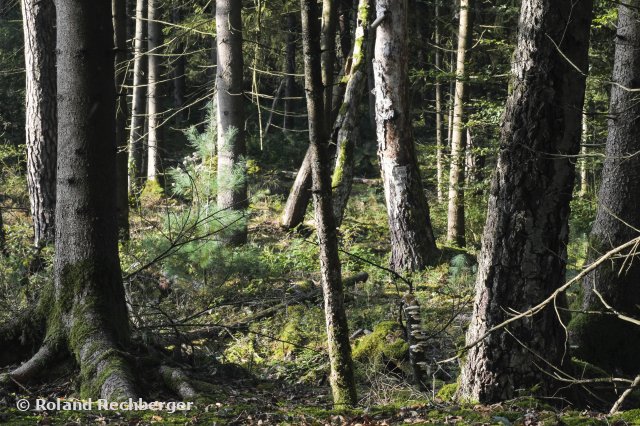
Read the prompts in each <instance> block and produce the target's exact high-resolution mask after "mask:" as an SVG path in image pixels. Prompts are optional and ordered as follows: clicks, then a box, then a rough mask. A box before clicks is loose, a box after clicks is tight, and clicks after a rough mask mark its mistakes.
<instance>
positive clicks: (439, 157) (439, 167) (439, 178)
mask: <svg viewBox="0 0 640 426" xmlns="http://www.w3.org/2000/svg"><path fill="white" fill-rule="evenodd" d="M435 20H436V22H435V35H434V43H435V62H436V63H435V65H436V72H437V73H438V77H436V84H435V92H436V94H435V98H436V185H437V187H436V194H437V195H436V196H437V197H438V198H437V200H438V202H439V203H441V202H442V201H443V200H444V194H443V192H442V187H443V183H444V182H443V175H444V164H443V163H444V155H443V154H444V153H443V151H444V150H443V144H444V139H443V135H442V121H443V120H442V83H441V81H440V76H439V74H440V73H441V72H442V71H443V70H442V52H441V51H440V49H441V48H442V46H440V38H441V37H440V31H441V30H440V27H441V25H440V0H435Z"/></svg>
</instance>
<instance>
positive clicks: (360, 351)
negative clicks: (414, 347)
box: [353, 321, 409, 363]
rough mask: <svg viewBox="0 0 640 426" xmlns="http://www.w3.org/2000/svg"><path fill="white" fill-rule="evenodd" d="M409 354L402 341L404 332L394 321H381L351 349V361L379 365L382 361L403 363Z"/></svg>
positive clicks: (406, 345) (407, 346)
mask: <svg viewBox="0 0 640 426" xmlns="http://www.w3.org/2000/svg"><path fill="white" fill-rule="evenodd" d="M408 353H409V344H408V343H407V342H406V341H405V340H404V330H403V329H402V327H401V326H400V325H399V324H398V323H396V322H394V321H383V322H381V323H379V324H378V325H376V326H375V328H374V329H373V333H371V334H368V335H366V336H364V337H362V338H360V339H359V340H358V341H357V342H356V346H355V348H354V349H353V359H355V360H356V361H360V362H367V363H379V362H381V361H382V360H383V359H387V360H392V361H396V362H401V361H403V360H404V359H405V358H406V357H407V355H408Z"/></svg>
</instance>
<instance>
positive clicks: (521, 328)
mask: <svg viewBox="0 0 640 426" xmlns="http://www.w3.org/2000/svg"><path fill="white" fill-rule="evenodd" d="M591 11H592V1H591V0H579V1H576V2H570V1H557V0H525V1H523V2H522V7H521V14H520V23H519V36H518V44H517V48H516V54H515V57H514V62H513V81H514V87H513V92H512V93H511V95H510V96H509V99H508V101H507V105H506V110H505V115H504V122H503V127H502V134H501V137H500V147H501V148H500V152H499V155H498V164H497V167H496V174H495V176H494V178H493V182H492V185H491V192H490V196H489V208H488V214H487V224H486V226H485V229H484V236H483V245H482V250H481V253H480V256H479V265H478V277H477V280H476V296H475V302H474V309H473V315H472V316H471V325H470V326H469V330H468V332H467V342H468V343H471V342H475V341H476V340H477V339H478V338H479V337H480V336H483V335H484V334H485V333H486V332H487V331H488V330H489V329H491V328H492V327H494V326H496V325H497V324H500V323H501V322H503V321H504V320H506V319H508V318H509V317H510V315H511V313H512V312H523V311H526V310H527V309H529V308H530V307H532V306H534V305H537V304H539V303H540V302H542V300H544V299H545V298H547V297H548V296H549V295H550V294H551V293H552V292H553V291H555V290H556V289H557V288H558V287H560V286H561V285H562V284H563V283H564V282H565V272H566V259H567V240H568V234H569V229H568V219H569V202H570V200H571V194H572V191H573V185H574V178H575V160H574V157H575V155H577V154H578V151H579V149H580V133H581V132H580V127H581V125H580V121H581V120H580V115H581V111H582V107H583V101H584V93H585V77H584V74H582V72H579V71H577V70H576V69H575V68H574V67H577V68H578V69H580V70H586V69H588V49H589V29H590V24H591ZM550 153H553V155H550ZM556 303H557V304H558V305H560V306H562V305H563V304H564V301H563V300H561V299H559V300H557V301H556ZM565 343H566V335H565V330H564V328H563V326H562V325H561V323H560V321H559V318H558V313H557V310H556V309H554V306H553V305H552V306H547V307H546V308H545V309H543V310H542V311H541V312H539V313H537V314H536V315H533V316H531V317H527V318H525V319H523V320H521V321H519V322H517V323H514V324H511V325H509V327H508V328H506V329H500V330H498V331H496V332H494V333H493V334H492V335H491V336H490V337H488V338H486V339H484V340H483V341H482V342H479V343H478V344H477V345H475V346H474V347H473V348H471V349H470V351H469V352H468V354H467V357H466V361H465V365H464V367H463V370H462V373H461V379H460V391H459V394H460V395H461V396H462V397H464V398H468V399H471V400H475V401H479V402H481V403H492V402H496V401H499V400H504V399H510V398H514V397H516V396H518V392H519V390H521V389H531V388H532V387H534V386H535V387H536V388H537V389H538V392H537V395H539V396H541V397H544V396H550V395H551V394H553V393H554V392H555V390H556V389H557V388H558V387H559V386H563V384H562V383H556V382H554V379H553V377H552V375H549V374H548V373H547V372H548V371H555V370H554V367H557V368H561V367H562V364H563V361H564V360H565ZM541 363H543V364H541ZM541 365H543V367H541ZM545 366H546V367H545Z"/></svg>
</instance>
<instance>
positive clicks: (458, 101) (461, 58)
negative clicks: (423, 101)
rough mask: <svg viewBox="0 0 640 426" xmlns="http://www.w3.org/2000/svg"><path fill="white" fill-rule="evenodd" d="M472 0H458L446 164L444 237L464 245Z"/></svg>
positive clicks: (461, 245)
mask: <svg viewBox="0 0 640 426" xmlns="http://www.w3.org/2000/svg"><path fill="white" fill-rule="evenodd" d="M471 2H472V0H461V1H460V26H459V29H458V54H457V60H456V88H455V95H454V105H453V123H452V129H453V130H452V134H451V165H450V168H449V206H448V209H447V241H449V242H451V243H454V244H456V245H458V246H459V247H464V245H465V244H466V241H465V235H464V234H465V228H464V182H465V179H464V159H465V138H464V136H465V124H464V104H465V100H466V97H465V85H466V81H465V80H466V78H467V73H466V70H465V61H466V58H467V49H468V48H469V47H470V46H471V33H472V18H471V7H472V6H471V4H472V3H471Z"/></svg>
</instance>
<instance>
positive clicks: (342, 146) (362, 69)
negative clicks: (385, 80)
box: [331, 0, 373, 226]
mask: <svg viewBox="0 0 640 426" xmlns="http://www.w3.org/2000/svg"><path fill="white" fill-rule="evenodd" d="M372 13H373V11H372V10H370V9H369V0H360V1H359V4H358V26H357V28H356V38H355V42H354V45H353V55H352V58H353V59H352V65H351V75H350V76H349V81H348V83H347V87H346V91H345V97H344V102H343V103H342V106H341V107H340V112H339V114H338V118H337V119H336V123H335V125H334V135H332V139H333V142H334V143H336V145H337V156H336V166H335V168H334V172H333V179H332V184H331V186H332V187H333V212H334V215H335V218H336V225H337V226H340V224H341V223H342V218H343V216H344V210H345V207H346V206H347V200H348V199H349V194H350V193H351V185H352V183H353V172H354V166H355V158H354V155H355V145H356V138H357V135H358V119H359V116H358V110H359V106H360V101H361V99H362V96H363V95H364V90H365V87H366V85H365V83H366V79H367V74H366V72H367V69H366V67H367V58H368V57H367V56H366V48H367V40H368V37H369V25H371V15H372Z"/></svg>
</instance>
